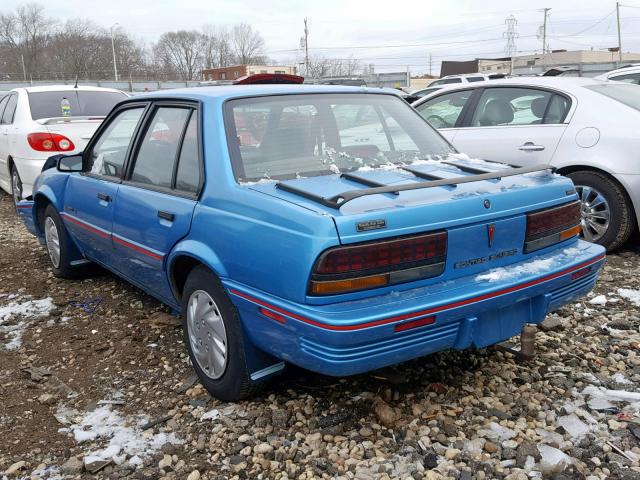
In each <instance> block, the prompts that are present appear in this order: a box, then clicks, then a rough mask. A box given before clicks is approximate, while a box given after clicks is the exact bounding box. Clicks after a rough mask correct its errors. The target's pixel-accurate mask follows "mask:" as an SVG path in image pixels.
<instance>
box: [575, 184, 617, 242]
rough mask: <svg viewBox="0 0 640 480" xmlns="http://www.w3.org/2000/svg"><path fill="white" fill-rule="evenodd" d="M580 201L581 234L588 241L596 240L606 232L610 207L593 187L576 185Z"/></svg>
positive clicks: (609, 219)
mask: <svg viewBox="0 0 640 480" xmlns="http://www.w3.org/2000/svg"><path fill="white" fill-rule="evenodd" d="M576 191H577V192H578V196H579V197H580V202H581V203H582V210H581V212H582V220H581V223H582V236H583V237H584V239H585V240H588V241H590V242H597V241H598V240H600V239H601V238H602V236H603V235H604V234H605V233H607V230H608V229H609V223H610V222H611V209H610V208H609V202H607V199H606V198H605V197H604V195H602V193H600V192H599V191H598V190H596V189H595V188H593V187H588V186H586V185H576Z"/></svg>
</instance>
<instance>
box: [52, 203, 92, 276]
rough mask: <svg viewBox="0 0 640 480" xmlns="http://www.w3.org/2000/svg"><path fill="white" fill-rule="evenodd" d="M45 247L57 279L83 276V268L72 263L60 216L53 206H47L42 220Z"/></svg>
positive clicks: (67, 238) (65, 232) (65, 231)
mask: <svg viewBox="0 0 640 480" xmlns="http://www.w3.org/2000/svg"><path fill="white" fill-rule="evenodd" d="M42 231H43V233H44V240H45V246H46V247H47V253H48V254H49V260H50V261H51V267H52V269H53V274H54V275H55V276H56V277H59V278H78V277H81V276H83V275H84V273H85V268H83V267H79V266H76V267H74V266H73V265H72V264H71V262H72V254H71V249H70V246H69V242H70V240H69V237H68V235H67V230H66V228H65V226H64V223H63V222H62V218H60V214H59V213H58V212H57V211H56V209H55V208H54V207H53V205H47V208H46V209H45V211H44V218H43V220H42Z"/></svg>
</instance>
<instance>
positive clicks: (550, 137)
mask: <svg viewBox="0 0 640 480" xmlns="http://www.w3.org/2000/svg"><path fill="white" fill-rule="evenodd" d="M570 105H571V103H570V100H569V99H568V98H567V97H565V96H564V95H559V94H555V93H553V92H550V91H547V90H539V89H534V88H525V87H492V88H486V89H484V91H483V92H482V95H481V96H480V98H479V100H478V103H477V105H476V107H475V110H474V112H473V115H472V116H471V119H470V121H469V123H468V124H467V125H464V126H463V127H462V128H459V129H457V130H458V131H457V133H456V135H455V138H454V140H453V144H454V145H455V147H456V148H457V149H458V150H460V151H461V152H464V153H466V154H468V155H469V156H471V157H477V158H483V159H486V160H494V161H497V162H504V163H509V164H513V165H518V166H530V165H536V164H548V163H549V162H550V161H551V159H552V158H553V154H554V152H555V150H556V148H557V146H558V143H559V142H560V139H561V138H562V135H563V134H564V131H565V130H566V128H567V125H566V124H565V123H564V119H565V117H566V113H567V112H568V110H569V107H570Z"/></svg>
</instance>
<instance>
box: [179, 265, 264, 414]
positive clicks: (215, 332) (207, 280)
mask: <svg viewBox="0 0 640 480" xmlns="http://www.w3.org/2000/svg"><path fill="white" fill-rule="evenodd" d="M182 327H183V330H184V337H185V343H186V344H187V350H188V352H189V357H190V358H191V362H192V363H193V368H194V369H195V370H196V373H197V374H198V377H199V378H200V381H201V382H202V385H204V387H205V388H206V389H207V390H208V391H209V393H210V394H211V395H213V396H214V397H217V398H219V399H220V400H224V401H230V402H233V401H237V400H240V399H242V398H246V397H248V396H250V395H252V394H254V393H255V392H256V391H257V390H258V389H259V387H260V384H259V383H256V382H254V381H252V380H251V378H250V376H249V372H248V370H247V364H246V361H245V351H244V339H243V335H244V333H243V331H242V326H241V323H240V318H239V316H238V312H237V310H236V308H235V307H234V306H233V304H232V303H231V300H230V299H229V297H228V296H227V294H226V293H225V291H224V288H223V287H222V284H221V283H220V280H218V278H217V277H216V276H215V275H214V274H213V273H212V272H211V271H210V270H209V269H207V268H206V267H203V266H200V267H196V268H195V269H194V270H193V271H192V272H191V273H190V274H189V276H188V277H187V281H186V283H185V287H184V291H183V294H182Z"/></svg>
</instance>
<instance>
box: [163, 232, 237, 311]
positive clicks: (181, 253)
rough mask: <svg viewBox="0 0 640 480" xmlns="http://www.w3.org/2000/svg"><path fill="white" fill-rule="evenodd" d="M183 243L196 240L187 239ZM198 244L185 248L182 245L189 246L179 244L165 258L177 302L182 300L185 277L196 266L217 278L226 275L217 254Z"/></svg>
mask: <svg viewBox="0 0 640 480" xmlns="http://www.w3.org/2000/svg"><path fill="white" fill-rule="evenodd" d="M184 243H187V244H188V243H196V242H193V241H191V240H187V241H186V242H184ZM198 246H199V247H200V248H199V249H187V248H184V247H189V245H184V244H181V245H179V247H178V248H176V249H174V251H173V252H172V253H171V255H170V257H169V259H168V260H167V275H168V277H169V284H170V285H171V290H172V291H173V295H174V296H175V297H176V299H177V300H178V302H181V301H182V292H183V291H184V285H185V283H186V281H187V277H188V276H189V274H190V273H191V272H192V271H193V269H195V268H196V267H199V266H203V267H205V268H207V269H209V270H210V271H211V273H213V274H214V275H215V276H216V277H218V278H220V277H221V276H225V275H226V271H225V270H224V267H223V266H222V264H221V262H220V261H219V259H218V257H217V255H215V254H214V253H213V251H212V250H211V249H210V248H209V247H206V246H204V245H201V244H199V245H198Z"/></svg>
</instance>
